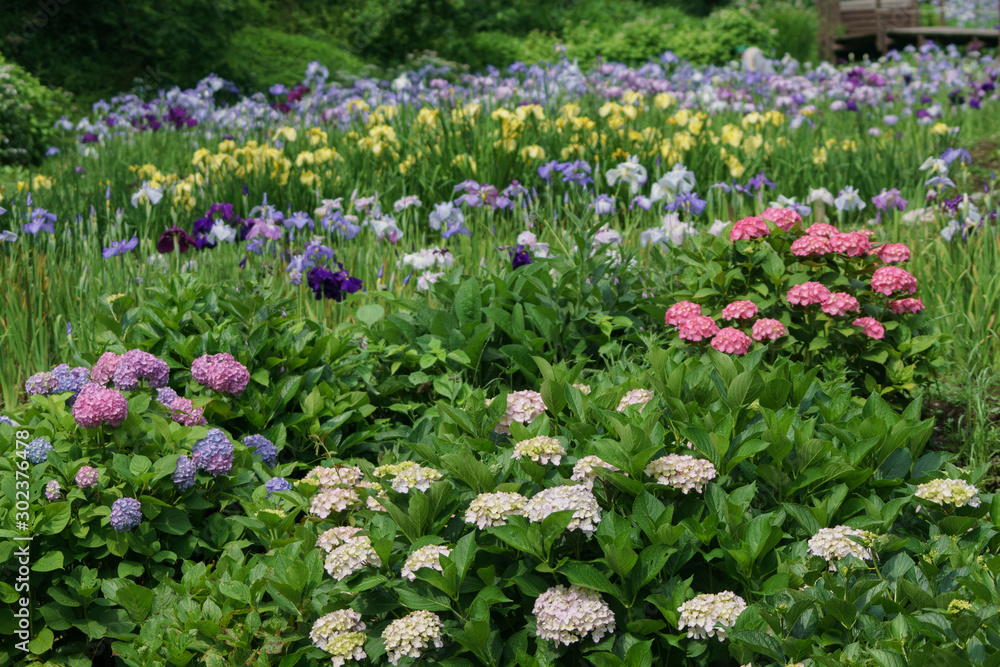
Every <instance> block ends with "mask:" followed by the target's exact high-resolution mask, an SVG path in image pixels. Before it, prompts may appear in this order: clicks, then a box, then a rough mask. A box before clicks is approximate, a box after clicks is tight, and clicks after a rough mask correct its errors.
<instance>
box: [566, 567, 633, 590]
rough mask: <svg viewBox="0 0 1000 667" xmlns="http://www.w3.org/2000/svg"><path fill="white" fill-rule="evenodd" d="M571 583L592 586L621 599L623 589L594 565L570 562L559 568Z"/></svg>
mask: <svg viewBox="0 0 1000 667" xmlns="http://www.w3.org/2000/svg"><path fill="white" fill-rule="evenodd" d="M559 572H561V573H562V574H563V575H564V576H565V577H566V578H567V579H569V582H570V583H571V584H577V585H579V586H583V587H585V588H592V589H594V590H595V591H598V592H600V593H607V594H608V595H611V596H613V597H616V598H618V599H621V598H622V597H623V595H622V591H621V589H620V588H619V587H618V586H615V585H614V584H612V583H611V580H609V579H608V577H607V575H605V574H604V573H602V572H601V571H600V570H598V569H597V568H596V567H594V566H593V565H587V564H586V563H579V562H569V563H566V564H565V565H563V566H562V567H561V568H559Z"/></svg>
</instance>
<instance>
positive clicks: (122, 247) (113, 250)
mask: <svg viewBox="0 0 1000 667" xmlns="http://www.w3.org/2000/svg"><path fill="white" fill-rule="evenodd" d="M138 246H139V237H138V236H133V237H132V238H131V239H129V240H128V241H112V242H111V247H109V248H105V249H104V250H102V251H101V254H102V255H103V256H104V259H111V258H112V257H114V256H115V255H124V254H125V253H127V252H129V251H130V250H135V249H136V248H137V247H138Z"/></svg>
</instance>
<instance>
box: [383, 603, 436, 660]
mask: <svg viewBox="0 0 1000 667" xmlns="http://www.w3.org/2000/svg"><path fill="white" fill-rule="evenodd" d="M443 629H444V624H442V623H441V619H440V618H438V617H437V614H434V613H432V612H429V611H426V610H423V609H422V610H420V611H414V612H411V613H410V614H408V615H406V616H404V617H403V618H400V619H396V620H395V621H393V622H392V623H390V624H389V625H388V626H386V628H385V632H383V633H382V640H383V641H384V642H385V650H386V653H388V655H389V662H391V663H392V664H394V665H398V664H399V659H400V658H402V657H410V658H419V657H420V652H421V651H422V650H423V649H425V648H430V647H431V646H432V645H433V646H436V647H437V648H441V647H442V646H444V642H443V641H441V631H442V630H443Z"/></svg>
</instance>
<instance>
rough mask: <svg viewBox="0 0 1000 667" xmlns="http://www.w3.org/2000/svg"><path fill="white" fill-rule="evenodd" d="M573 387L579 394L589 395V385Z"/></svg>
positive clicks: (575, 385)
mask: <svg viewBox="0 0 1000 667" xmlns="http://www.w3.org/2000/svg"><path fill="white" fill-rule="evenodd" d="M573 386H574V387H576V388H577V389H579V390H580V393H581V394H589V393H590V385H589V384H574V385H573Z"/></svg>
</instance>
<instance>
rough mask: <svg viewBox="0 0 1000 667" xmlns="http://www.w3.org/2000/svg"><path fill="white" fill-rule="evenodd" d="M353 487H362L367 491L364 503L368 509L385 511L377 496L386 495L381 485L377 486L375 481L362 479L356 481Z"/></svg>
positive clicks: (382, 496)
mask: <svg viewBox="0 0 1000 667" xmlns="http://www.w3.org/2000/svg"><path fill="white" fill-rule="evenodd" d="M355 488H358V489H364V490H366V491H367V492H368V495H367V498H365V505H366V506H367V507H368V509H370V510H372V511H373V512H384V511H385V508H384V507H383V506H382V503H380V502H379V498H385V497H386V495H385V491H384V490H383V489H382V487H381V486H379V485H378V484H376V483H375V482H369V481H367V480H363V481H360V482H358V483H357V484H356V485H355Z"/></svg>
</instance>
